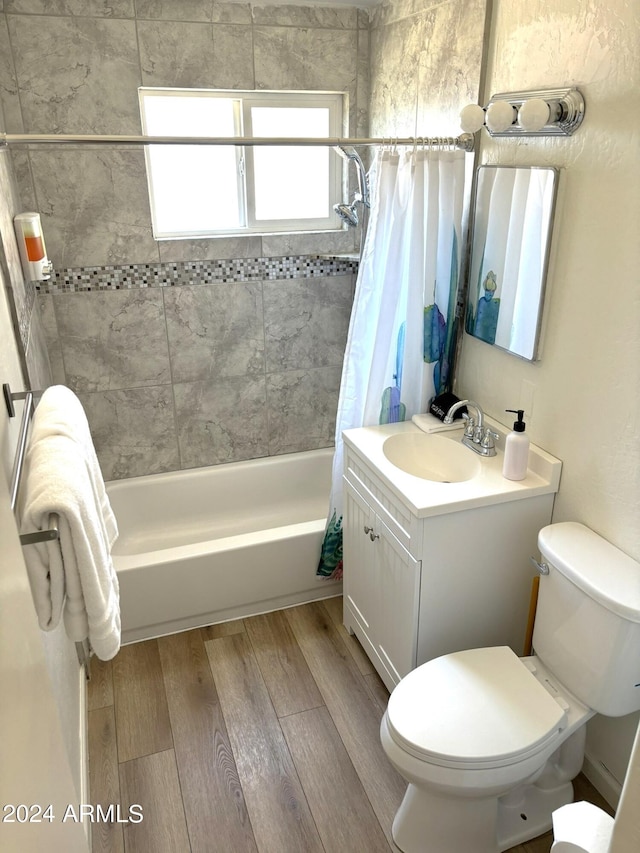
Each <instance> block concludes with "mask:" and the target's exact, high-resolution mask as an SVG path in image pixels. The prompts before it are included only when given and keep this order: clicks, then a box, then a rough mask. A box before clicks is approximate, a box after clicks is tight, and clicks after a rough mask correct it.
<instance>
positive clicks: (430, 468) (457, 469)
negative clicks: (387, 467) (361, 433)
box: [382, 432, 480, 483]
mask: <svg viewBox="0 0 640 853" xmlns="http://www.w3.org/2000/svg"><path fill="white" fill-rule="evenodd" d="M382 452H383V454H384V455H385V456H386V458H387V459H388V460H389V462H391V463H392V465H395V466H396V468H400V470H402V471H406V473H407V474H413V476H414V477H421V478H422V479H423V480H433V481H434V482H436V483H462V482H464V481H465V480H471V478H472V477H475V476H476V475H477V474H479V473H480V460H479V459H478V458H476V457H475V456H474V453H473V451H472V450H469V448H467V447H464V445H462V444H461V443H460V442H459V441H455V440H452V439H450V438H445V437H444V436H442V435H433V434H430V433H426V432H404V433H398V434H397V435H391V436H389V438H387V439H385V441H384V443H383V445H382Z"/></svg>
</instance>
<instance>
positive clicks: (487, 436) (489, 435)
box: [480, 427, 500, 447]
mask: <svg viewBox="0 0 640 853" xmlns="http://www.w3.org/2000/svg"><path fill="white" fill-rule="evenodd" d="M494 438H496V439H498V438H500V435H499V433H497V432H494V431H493V430H492V429H489V427H487V428H486V429H485V431H484V435H483V436H482V441H481V442H480V444H481V446H482V447H495V444H494V443H493V439H494Z"/></svg>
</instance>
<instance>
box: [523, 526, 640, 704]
mask: <svg viewBox="0 0 640 853" xmlns="http://www.w3.org/2000/svg"><path fill="white" fill-rule="evenodd" d="M538 547H539V548H540V553H541V555H542V560H543V562H546V563H547V565H548V566H549V574H548V575H542V576H541V578H540V591H539V596H538V606H537V610H536V618H535V625H534V631H533V647H534V652H535V654H536V655H537V656H538V657H539V658H540V660H541V661H542V662H543V663H544V664H545V665H546V666H547V667H548V668H549V670H551V672H552V673H553V675H554V676H555V677H556V678H557V679H558V681H559V682H560V683H561V684H563V685H564V686H565V687H566V688H567V689H568V690H569V691H570V692H571V693H573V695H574V696H575V697H576V698H577V699H579V700H580V701H581V702H583V703H584V704H585V705H587V706H588V707H590V708H593V710H594V711H597V712H598V713H600V714H605V715H606V716H609V717H620V716H622V715H623V714H629V713H631V712H632V711H638V710H640V563H637V562H636V561H635V560H633V559H632V558H631V557H629V556H628V555H627V554H625V553H623V552H622V551H620V550H619V549H618V548H616V547H615V546H614V545H612V544H611V543H610V542H607V541H606V539H603V538H602V537H601V536H598V534H597V533H594V532H593V530H590V529H589V528H588V527H585V526H584V525H582V524H578V523H576V522H562V523H559V524H550V525H549V526H548V527H544V528H543V529H542V530H541V531H540V533H539V535H538Z"/></svg>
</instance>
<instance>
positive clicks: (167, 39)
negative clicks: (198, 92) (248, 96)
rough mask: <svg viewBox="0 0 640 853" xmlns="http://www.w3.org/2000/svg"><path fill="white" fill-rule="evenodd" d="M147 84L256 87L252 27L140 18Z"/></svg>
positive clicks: (141, 49)
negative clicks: (144, 19) (143, 19)
mask: <svg viewBox="0 0 640 853" xmlns="http://www.w3.org/2000/svg"><path fill="white" fill-rule="evenodd" d="M138 40H139V44H140V64H141V67H142V80H143V84H144V85H145V86H178V87H179V86H184V87H195V88H197V87H201V88H211V87H215V88H217V89H225V88H229V89H241V88H253V85H254V82H253V81H254V76H253V45H252V33H251V27H248V26H243V25H238V24H226V23H220V24H213V25H212V24H200V23H186V22H175V21H139V22H138Z"/></svg>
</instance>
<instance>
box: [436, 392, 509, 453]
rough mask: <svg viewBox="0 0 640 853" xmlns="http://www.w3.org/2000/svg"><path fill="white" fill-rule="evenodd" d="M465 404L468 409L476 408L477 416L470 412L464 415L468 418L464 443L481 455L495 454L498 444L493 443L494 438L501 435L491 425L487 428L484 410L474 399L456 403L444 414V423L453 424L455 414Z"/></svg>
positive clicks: (463, 437)
mask: <svg viewBox="0 0 640 853" xmlns="http://www.w3.org/2000/svg"><path fill="white" fill-rule="evenodd" d="M463 406H466V407H467V409H469V408H470V407H471V408H472V409H475V417H472V416H471V415H469V414H466V415H463V416H462V417H463V418H465V419H466V424H465V428H464V434H463V436H462V443H463V444H464V446H465V447H468V448H469V449H470V450H473V452H474V453H479V454H480V456H495V455H496V446H495V444H494V443H493V440H494V438H499V437H500V436H499V435H498V433H497V432H494V431H493V430H492V429H490V428H489V427H486V428H485V425H484V412H483V411H482V409H481V408H480V406H479V405H478V404H477V403H474V402H473V400H459V401H458V402H457V403H454V404H453V406H451V408H450V409H449V411H448V412H447V414H446V415H445V416H444V423H445V424H452V423H453V416H454V415H455V413H456V412H457V411H458V409H461V408H462V407H463Z"/></svg>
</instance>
